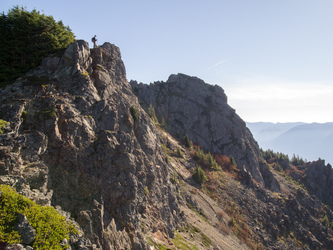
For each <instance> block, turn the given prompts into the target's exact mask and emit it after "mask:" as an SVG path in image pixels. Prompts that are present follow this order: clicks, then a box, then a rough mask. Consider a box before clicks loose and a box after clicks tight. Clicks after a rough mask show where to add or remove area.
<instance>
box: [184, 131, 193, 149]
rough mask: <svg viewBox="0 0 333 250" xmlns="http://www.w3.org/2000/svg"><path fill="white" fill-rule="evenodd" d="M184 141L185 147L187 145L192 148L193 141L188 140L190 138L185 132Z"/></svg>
mask: <svg viewBox="0 0 333 250" xmlns="http://www.w3.org/2000/svg"><path fill="white" fill-rule="evenodd" d="M184 142H185V146H186V147H188V148H192V146H193V143H192V141H190V139H189V138H188V135H187V134H186V135H185V136H184Z"/></svg>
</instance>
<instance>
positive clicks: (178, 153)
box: [176, 147, 184, 158]
mask: <svg viewBox="0 0 333 250" xmlns="http://www.w3.org/2000/svg"><path fill="white" fill-rule="evenodd" d="M176 155H177V156H178V157H180V158H184V154H183V151H182V150H181V149H180V147H177V152H176Z"/></svg>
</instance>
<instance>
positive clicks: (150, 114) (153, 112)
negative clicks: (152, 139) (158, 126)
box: [148, 104, 158, 123]
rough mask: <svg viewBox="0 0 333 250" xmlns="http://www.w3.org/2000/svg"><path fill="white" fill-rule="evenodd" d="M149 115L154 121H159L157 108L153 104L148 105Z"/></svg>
mask: <svg viewBox="0 0 333 250" xmlns="http://www.w3.org/2000/svg"><path fill="white" fill-rule="evenodd" d="M148 115H149V117H150V118H151V119H152V120H153V122H154V123H158V120H157V117H156V115H155V109H154V107H153V106H152V105H151V104H150V105H149V107H148Z"/></svg>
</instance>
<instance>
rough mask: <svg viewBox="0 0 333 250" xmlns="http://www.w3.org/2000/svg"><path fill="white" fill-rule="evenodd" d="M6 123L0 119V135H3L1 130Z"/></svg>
mask: <svg viewBox="0 0 333 250" xmlns="http://www.w3.org/2000/svg"><path fill="white" fill-rule="evenodd" d="M7 123H8V122H7V121H5V120H2V119H0V134H3V130H2V128H3V127H4V126H6V125H7Z"/></svg>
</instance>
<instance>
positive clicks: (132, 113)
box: [130, 106, 139, 122]
mask: <svg viewBox="0 0 333 250" xmlns="http://www.w3.org/2000/svg"><path fill="white" fill-rule="evenodd" d="M130 112H131V115H132V117H133V120H134V122H136V121H137V120H138V119H139V115H138V110H137V109H136V108H135V107H133V106H132V107H131V108H130Z"/></svg>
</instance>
